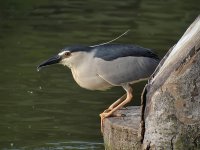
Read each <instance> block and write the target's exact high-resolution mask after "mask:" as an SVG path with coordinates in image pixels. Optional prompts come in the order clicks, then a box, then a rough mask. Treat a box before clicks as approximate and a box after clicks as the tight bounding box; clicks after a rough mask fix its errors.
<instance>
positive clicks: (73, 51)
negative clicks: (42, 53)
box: [37, 46, 91, 71]
mask: <svg viewBox="0 0 200 150" xmlns="http://www.w3.org/2000/svg"><path fill="white" fill-rule="evenodd" d="M90 50H91V48H90V47H88V46H70V47H66V48H64V49H62V50H61V51H60V52H59V53H58V54H57V55H55V56H53V57H51V58H49V59H48V60H46V61H44V62H43V63H41V64H40V65H39V66H38V67H37V70H38V71H39V70H40V69H41V68H43V67H46V66H49V65H52V64H62V65H64V66H68V67H69V68H71V67H72V66H73V64H77V63H81V62H80V61H81V58H82V57H84V55H87V53H88V52H90Z"/></svg>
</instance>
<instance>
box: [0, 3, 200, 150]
mask: <svg viewBox="0 0 200 150" xmlns="http://www.w3.org/2000/svg"><path fill="white" fill-rule="evenodd" d="M199 5H200V1H199V0H192V1H191V2H190V3H188V2H187V1H186V0H177V1H174V0H167V1H164V0H159V1H153V0H125V1H112V0H110V1H107V0H101V1H97V0H93V1H92V0H87V1H81V0H52V1H48V0H40V1H34V0H29V1H27V0H20V1H14V0H4V1H3V0H1V1H0V20H1V21H0V54H1V55H0V56H1V59H0V70H1V73H0V83H1V86H0V94H1V95H0V119H1V122H0V149H95V150H101V149H103V145H102V143H103V140H102V137H101V134H100V120H99V116H98V114H99V113H100V112H101V111H103V110H104V109H105V108H106V107H107V106H108V105H109V104H111V103H112V102H113V101H114V100H115V99H117V98H118V97H120V96H121V95H122V94H123V93H124V91H123V90H122V89H121V88H114V89H111V90H108V91H105V92H102V91H88V90H85V89H82V88H80V87H79V86H78V85H77V84H76V83H75V82H74V80H73V79H72V76H71V73H70V71H69V69H67V68H64V67H62V66H52V67H49V68H46V69H44V70H42V71H41V72H39V73H38V72H37V71H36V66H37V65H38V64H39V63H40V62H41V61H43V60H44V59H46V58H49V57H50V56H51V55H54V54H55V53H57V52H58V51H59V50H60V49H61V48H62V47H64V46H66V45H71V44H86V45H87V44H88V45H95V44H98V43H102V42H106V41H109V40H111V39H113V38H115V37H116V36H118V35H120V34H121V33H123V32H124V31H126V30H127V29H131V32H130V33H129V34H128V35H126V36H124V37H122V38H120V39H118V40H117V42H118V43H135V44H138V45H142V46H144V47H148V48H152V49H155V51H156V52H157V53H158V54H159V55H160V56H163V55H164V53H165V52H166V50H167V49H168V48H169V47H171V46H172V45H173V44H174V43H176V41H177V40H178V39H179V38H180V36H181V35H182V33H183V32H184V30H185V29H186V27H187V26H188V25H189V24H190V23H191V21H193V20H194V18H195V17H196V16H197V14H199ZM144 84H145V82H143V83H140V84H137V85H135V86H134V95H135V101H134V102H133V103H132V105H139V104H140V101H139V99H140V93H141V90H142V88H143V86H144Z"/></svg>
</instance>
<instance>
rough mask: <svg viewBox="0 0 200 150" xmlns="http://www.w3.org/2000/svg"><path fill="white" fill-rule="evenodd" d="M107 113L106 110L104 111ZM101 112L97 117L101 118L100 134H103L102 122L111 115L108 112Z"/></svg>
mask: <svg viewBox="0 0 200 150" xmlns="http://www.w3.org/2000/svg"><path fill="white" fill-rule="evenodd" d="M105 111H107V110H105ZM105 111H104V112H103V113H101V114H99V116H100V117H101V133H102V134H103V129H104V126H103V121H104V119H105V118H107V117H109V116H110V115H111V114H110V113H109V112H105Z"/></svg>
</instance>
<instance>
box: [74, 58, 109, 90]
mask: <svg viewBox="0 0 200 150" xmlns="http://www.w3.org/2000/svg"><path fill="white" fill-rule="evenodd" d="M83 56H84V55H83V54H82V58H81V59H82V60H81V63H77V64H73V65H72V67H71V71H72V75H73V77H74V80H75V81H76V82H77V83H78V85H80V86H81V87H83V88H86V89H89V90H105V89H108V88H110V87H111V86H112V85H111V84H109V83H108V82H106V81H105V80H104V79H102V78H101V77H99V76H98V74H97V72H96V67H95V66H94V62H93V61H92V60H93V58H92V57H93V56H91V55H90V57H91V58H90V57H88V55H86V56H85V58H84V57H83ZM79 61H80V60H79Z"/></svg>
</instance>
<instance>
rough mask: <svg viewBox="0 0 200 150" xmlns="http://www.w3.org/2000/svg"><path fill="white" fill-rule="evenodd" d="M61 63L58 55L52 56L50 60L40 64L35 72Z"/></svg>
mask: <svg viewBox="0 0 200 150" xmlns="http://www.w3.org/2000/svg"><path fill="white" fill-rule="evenodd" d="M60 61H61V57H60V56H59V55H56V56H53V57H51V58H50V59H48V60H46V61H44V62H43V63H41V64H40V65H39V66H38V67H37V71H40V69H41V68H43V67H45V66H49V65H52V64H57V63H59V62H60Z"/></svg>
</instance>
